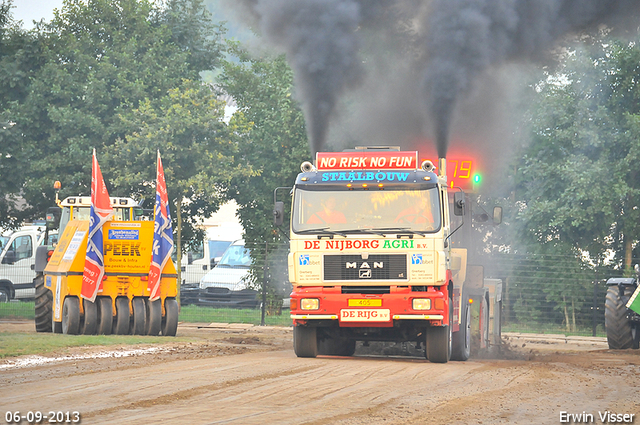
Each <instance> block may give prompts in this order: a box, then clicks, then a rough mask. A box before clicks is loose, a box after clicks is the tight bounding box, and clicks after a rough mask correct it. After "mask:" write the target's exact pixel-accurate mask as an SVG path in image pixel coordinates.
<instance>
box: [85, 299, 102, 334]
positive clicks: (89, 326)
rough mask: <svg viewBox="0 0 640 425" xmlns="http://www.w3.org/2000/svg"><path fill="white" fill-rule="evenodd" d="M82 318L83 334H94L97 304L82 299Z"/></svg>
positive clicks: (95, 330) (96, 324)
mask: <svg viewBox="0 0 640 425" xmlns="http://www.w3.org/2000/svg"><path fill="white" fill-rule="evenodd" d="M82 306H83V307H84V320H83V322H82V329H81V330H82V334H83V335H95V334H96V332H97V330H98V306H97V305H96V303H92V302H91V301H89V300H83V301H82Z"/></svg>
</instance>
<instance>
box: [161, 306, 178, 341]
mask: <svg viewBox="0 0 640 425" xmlns="http://www.w3.org/2000/svg"><path fill="white" fill-rule="evenodd" d="M178 310H179V309H178V301H176V299H175V298H167V299H165V300H164V317H163V318H162V335H164V336H176V333H177V332H178Z"/></svg>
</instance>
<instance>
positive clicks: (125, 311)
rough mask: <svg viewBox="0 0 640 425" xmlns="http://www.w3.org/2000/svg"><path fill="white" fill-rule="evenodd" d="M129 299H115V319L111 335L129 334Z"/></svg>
mask: <svg viewBox="0 0 640 425" xmlns="http://www.w3.org/2000/svg"><path fill="white" fill-rule="evenodd" d="M129 319H130V317H129V298H127V297H118V298H116V317H115V322H114V325H115V328H114V329H113V333H114V334H116V335H127V334H129Z"/></svg>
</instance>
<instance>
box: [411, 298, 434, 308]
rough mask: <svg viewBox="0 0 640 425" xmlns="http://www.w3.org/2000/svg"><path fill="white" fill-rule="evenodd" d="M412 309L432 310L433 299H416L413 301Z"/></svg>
mask: <svg viewBox="0 0 640 425" xmlns="http://www.w3.org/2000/svg"><path fill="white" fill-rule="evenodd" d="M411 308H413V309H414V310H431V298H414V299H413V300H411Z"/></svg>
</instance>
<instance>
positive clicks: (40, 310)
mask: <svg viewBox="0 0 640 425" xmlns="http://www.w3.org/2000/svg"><path fill="white" fill-rule="evenodd" d="M34 286H35V287H36V307H35V310H36V311H35V313H36V318H35V321H36V332H51V329H52V326H51V322H52V321H53V292H51V290H50V289H49V288H47V287H46V286H44V275H41V274H39V275H38V276H36V278H35V279H34Z"/></svg>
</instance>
